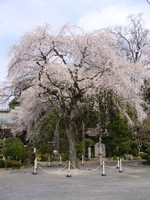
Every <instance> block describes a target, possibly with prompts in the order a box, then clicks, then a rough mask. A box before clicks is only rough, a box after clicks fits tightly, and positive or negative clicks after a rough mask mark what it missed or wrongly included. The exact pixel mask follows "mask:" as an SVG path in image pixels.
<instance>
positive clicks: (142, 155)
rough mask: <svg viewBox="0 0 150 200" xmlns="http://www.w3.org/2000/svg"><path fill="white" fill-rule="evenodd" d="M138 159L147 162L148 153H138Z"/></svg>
mask: <svg viewBox="0 0 150 200" xmlns="http://www.w3.org/2000/svg"><path fill="white" fill-rule="evenodd" d="M140 157H141V158H142V159H143V160H148V153H144V152H143V153H140Z"/></svg>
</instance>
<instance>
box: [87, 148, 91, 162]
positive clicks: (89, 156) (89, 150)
mask: <svg viewBox="0 0 150 200" xmlns="http://www.w3.org/2000/svg"><path fill="white" fill-rule="evenodd" d="M88 159H89V160H91V147H88Z"/></svg>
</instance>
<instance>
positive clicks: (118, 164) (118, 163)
mask: <svg viewBox="0 0 150 200" xmlns="http://www.w3.org/2000/svg"><path fill="white" fill-rule="evenodd" d="M119 168H120V160H119V157H117V169H119Z"/></svg>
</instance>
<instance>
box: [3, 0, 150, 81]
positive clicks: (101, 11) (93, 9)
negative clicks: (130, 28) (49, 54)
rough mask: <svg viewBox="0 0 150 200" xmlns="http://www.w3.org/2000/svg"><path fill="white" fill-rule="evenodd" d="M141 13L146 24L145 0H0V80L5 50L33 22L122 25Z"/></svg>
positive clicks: (149, 23)
mask: <svg viewBox="0 0 150 200" xmlns="http://www.w3.org/2000/svg"><path fill="white" fill-rule="evenodd" d="M138 13H143V18H144V20H145V23H146V27H147V28H149V27H150V5H149V4H148V3H147V2H146V0H0V82H1V81H3V80H5V77H6V75H7V63H8V57H7V53H8V50H9V49H10V47H11V46H12V45H13V44H15V43H16V42H17V41H18V40H19V39H20V37H21V36H22V35H24V34H25V33H27V32H29V31H32V30H33V29H34V28H35V27H36V26H39V25H44V24H45V23H47V24H50V25H51V26H52V28H53V29H56V30H57V29H59V28H60V27H61V26H62V25H64V24H65V23H68V22H69V23H72V24H77V25H80V26H81V27H82V28H83V29H84V30H86V31H91V30H94V29H100V28H105V27H108V26H113V25H124V24H125V23H126V17H127V16H128V15H129V14H138Z"/></svg>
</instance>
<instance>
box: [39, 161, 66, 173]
mask: <svg viewBox="0 0 150 200" xmlns="http://www.w3.org/2000/svg"><path fill="white" fill-rule="evenodd" d="M37 165H38V168H39V169H40V170H41V171H43V172H45V173H48V174H51V173H57V172H61V171H63V170H64V169H66V167H67V166H68V163H67V165H66V166H65V167H64V168H62V169H61V170H59V171H47V170H45V169H43V168H42V167H41V166H40V165H39V164H37Z"/></svg>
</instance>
